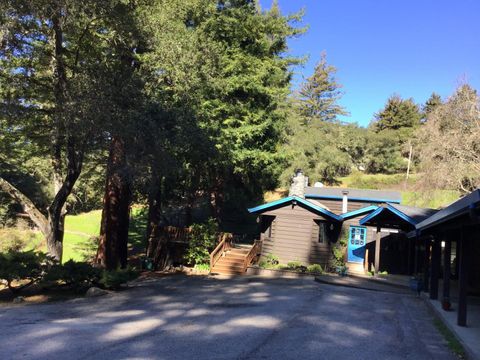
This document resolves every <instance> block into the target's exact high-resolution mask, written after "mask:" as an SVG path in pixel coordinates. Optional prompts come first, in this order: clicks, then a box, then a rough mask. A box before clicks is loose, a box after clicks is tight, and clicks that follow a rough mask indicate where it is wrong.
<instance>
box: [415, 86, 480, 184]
mask: <svg viewBox="0 0 480 360" xmlns="http://www.w3.org/2000/svg"><path fill="white" fill-rule="evenodd" d="M479 129H480V99H479V96H478V94H477V92H476V90H474V89H472V87H470V86H469V85H468V84H465V85H462V86H460V87H459V88H458V89H457V90H456V91H455V93H454V94H453V95H452V96H451V97H450V98H448V99H447V101H446V102H445V103H444V104H442V105H438V106H437V107H436V108H435V109H434V110H433V111H432V112H431V113H429V114H428V117H427V121H426V123H425V125H424V126H423V128H422V129H421V131H420V133H419V135H418V143H419V144H420V149H421V151H420V155H419V157H420V161H421V169H422V173H423V181H422V182H421V185H422V187H423V188H424V189H458V190H460V191H461V192H463V193H467V192H470V191H472V190H474V189H476V188H478V187H480V132H479ZM432 174H435V176H432Z"/></svg>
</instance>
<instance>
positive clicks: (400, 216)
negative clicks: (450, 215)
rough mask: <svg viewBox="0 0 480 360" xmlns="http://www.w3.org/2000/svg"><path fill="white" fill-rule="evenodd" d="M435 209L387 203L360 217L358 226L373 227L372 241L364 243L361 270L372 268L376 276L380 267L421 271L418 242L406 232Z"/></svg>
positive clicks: (389, 270)
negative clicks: (362, 266)
mask: <svg viewBox="0 0 480 360" xmlns="http://www.w3.org/2000/svg"><path fill="white" fill-rule="evenodd" d="M436 212H437V210H433V209H424V208H417V207H412V206H403V205H399V204H390V203H387V204H383V205H381V206H379V207H378V208H377V209H376V210H375V211H373V212H372V213H370V214H369V215H368V216H366V217H364V218H363V219H361V220H360V224H361V225H365V226H372V227H374V228H376V236H375V241H373V242H371V243H369V244H368V245H367V255H366V256H365V270H366V271H370V269H371V268H372V267H373V269H374V274H375V275H376V276H378V274H379V273H380V272H381V271H382V269H383V270H387V271H388V272H389V273H391V272H392V273H396V274H401V275H413V274H417V273H419V272H423V271H424V269H423V268H422V265H423V262H421V261H420V259H421V255H420V253H421V251H422V248H421V243H420V242H418V241H417V240H416V239H412V238H409V237H407V236H406V234H407V233H408V232H410V231H412V230H414V229H415V226H416V225H417V224H418V223H420V222H421V221H423V220H425V219H427V218H428V217H429V216H432V215H433V214H435V213H436ZM387 250H388V251H387Z"/></svg>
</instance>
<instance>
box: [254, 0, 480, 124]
mask: <svg viewBox="0 0 480 360" xmlns="http://www.w3.org/2000/svg"><path fill="white" fill-rule="evenodd" d="M260 3H261V5H262V8H264V9H265V8H268V7H270V5H271V3H272V1H271V0H260ZM279 5H280V9H281V10H282V12H283V13H284V14H288V13H292V12H296V11H298V10H300V9H302V8H303V9H304V10H305V16H304V18H303V24H304V25H308V26H309V29H308V31H307V32H306V33H305V34H304V35H302V36H301V37H299V38H296V39H291V40H290V43H289V46H290V51H291V53H292V54H294V55H302V56H303V55H307V56H308V57H309V60H308V61H307V63H306V64H305V65H304V66H302V67H298V68H295V69H294V71H295V84H298V82H299V81H301V79H302V76H305V77H308V76H309V75H310V74H311V73H312V71H313V67H314V66H315V63H316V62H317V61H318V60H319V58H320V53H321V52H322V50H325V51H326V52H327V61H328V62H329V63H331V64H332V65H335V66H336V67H337V68H338V72H337V78H338V80H339V82H340V83H341V84H343V90H344V92H345V95H344V96H343V98H342V100H341V102H340V103H341V104H342V105H343V106H344V107H345V108H346V109H347V110H348V111H349V112H350V114H351V115H350V116H349V117H346V118H344V119H343V120H347V121H355V122H358V123H359V124H361V125H365V126H366V125H368V123H369V122H370V120H371V119H372V117H373V114H374V113H375V112H377V111H378V110H380V109H381V108H382V107H383V105H384V104H385V101H386V100H387V98H388V97H389V96H390V95H392V94H394V93H396V94H399V95H400V96H402V97H405V98H408V97H412V98H413V99H414V100H415V101H416V102H417V103H424V102H425V101H426V99H428V97H429V96H430V94H431V93H432V92H433V91H435V92H437V93H439V94H440V95H441V96H442V97H444V98H445V97H447V96H448V95H450V94H451V93H452V92H453V91H454V90H455V88H456V87H457V85H458V84H459V83H461V82H462V81H465V80H466V81H467V82H468V83H470V84H471V85H472V86H473V87H474V88H476V89H478V90H480V1H479V0H448V1H447V0H279Z"/></svg>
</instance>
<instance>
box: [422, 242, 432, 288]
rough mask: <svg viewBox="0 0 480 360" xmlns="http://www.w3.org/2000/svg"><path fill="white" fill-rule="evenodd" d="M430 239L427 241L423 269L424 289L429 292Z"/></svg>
mask: <svg viewBox="0 0 480 360" xmlns="http://www.w3.org/2000/svg"><path fill="white" fill-rule="evenodd" d="M429 279H430V237H427V238H426V239H425V259H424V269H423V288H424V289H425V291H428V290H429V288H430V286H429V284H430V282H429Z"/></svg>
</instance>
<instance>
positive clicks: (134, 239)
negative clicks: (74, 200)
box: [0, 206, 146, 262]
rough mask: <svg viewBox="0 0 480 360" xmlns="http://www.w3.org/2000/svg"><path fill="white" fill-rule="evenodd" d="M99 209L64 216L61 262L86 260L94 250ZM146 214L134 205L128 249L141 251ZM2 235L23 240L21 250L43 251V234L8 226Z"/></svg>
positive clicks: (95, 248)
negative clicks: (24, 245) (24, 242)
mask: <svg viewBox="0 0 480 360" xmlns="http://www.w3.org/2000/svg"><path fill="white" fill-rule="evenodd" d="M101 217H102V211H101V210H94V211H90V212H88V213H83V214H78V215H67V217H66V219H65V236H64V238H63V262H66V261H68V260H75V261H84V260H89V259H91V258H92V256H94V255H95V253H96V251H97V241H96V238H97V237H98V235H99V234H100V221H101ZM145 229H146V217H145V212H144V208H143V207H139V206H137V207H134V208H133V209H132V216H131V221H130V229H129V234H128V237H129V248H130V250H131V251H133V252H135V253H139V252H143V251H145V245H146V244H145V241H144V237H145ZM2 236H7V237H10V238H11V237H12V236H16V237H21V238H23V239H26V242H27V245H26V247H25V250H37V251H46V244H45V239H44V237H43V235H42V234H41V233H40V232H39V231H35V232H34V231H31V230H22V229H8V230H4V231H3V232H0V241H1V237H2Z"/></svg>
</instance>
